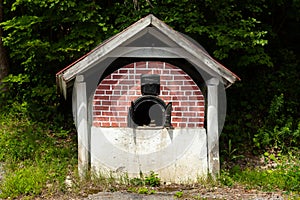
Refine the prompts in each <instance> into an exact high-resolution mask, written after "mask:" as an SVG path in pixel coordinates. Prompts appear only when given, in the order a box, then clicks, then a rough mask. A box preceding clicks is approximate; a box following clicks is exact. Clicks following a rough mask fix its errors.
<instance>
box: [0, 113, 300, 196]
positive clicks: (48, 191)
mask: <svg viewBox="0 0 300 200" xmlns="http://www.w3.org/2000/svg"><path fill="white" fill-rule="evenodd" d="M76 146H77V142H76V134H75V132H74V133H72V134H71V132H70V131H67V130H64V129H62V128H60V127H58V125H57V124H56V125H55V124H51V123H41V122H36V121H32V120H30V119H29V118H27V117H25V116H22V115H18V114H3V113H2V114H0V149H1V151H0V162H3V163H5V165H4V168H5V176H4V178H3V179H2V181H1V182H0V191H1V193H0V198H20V197H23V198H34V197H35V196H41V195H43V196H51V195H55V194H58V193H71V194H73V195H75V196H77V195H79V196H86V195H88V194H91V193H96V192H99V191H117V190H128V191H131V192H136V193H140V194H153V193H155V192H156V191H155V190H157V191H159V190H160V189H159V187H160V178H159V177H158V175H157V174H155V173H154V172H151V173H150V174H148V175H146V176H145V177H144V175H141V177H140V178H133V179H130V178H128V176H126V175H124V176H120V177H113V176H112V175H98V176H96V175H90V176H88V177H87V179H84V180H83V179H80V178H79V177H78V176H77V174H76V168H77V148H76ZM280 159H281V160H279V161H278V160H276V161H278V166H277V167H276V168H274V169H265V170H262V169H245V170H241V169H240V168H239V167H233V168H232V169H231V170H227V171H223V172H222V173H221V176H220V177H219V179H218V180H214V179H212V178H210V177H209V178H208V179H206V180H200V179H199V186H203V185H204V186H205V187H212V186H214V187H224V186H226V187H232V186H234V185H236V184H238V185H244V187H245V188H249V189H252V188H254V189H258V190H263V191H278V190H280V191H284V192H285V193H286V194H297V195H298V194H300V160H299V153H298V154H296V155H294V157H288V158H286V157H284V156H282V158H280ZM67 176H70V177H71V179H72V183H73V185H72V187H71V188H70V187H67V186H66V185H65V180H66V177H67ZM153 187H156V189H155V190H153ZM181 195H182V194H181V192H178V193H176V197H178V198H179V197H180V196H181Z"/></svg>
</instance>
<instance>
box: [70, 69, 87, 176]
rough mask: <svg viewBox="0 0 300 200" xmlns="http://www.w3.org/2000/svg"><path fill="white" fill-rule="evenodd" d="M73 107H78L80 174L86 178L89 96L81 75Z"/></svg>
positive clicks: (76, 83) (78, 77)
mask: <svg viewBox="0 0 300 200" xmlns="http://www.w3.org/2000/svg"><path fill="white" fill-rule="evenodd" d="M73 92H75V95H74V98H73V102H72V104H73V106H76V113H75V114H76V117H75V119H76V128H77V134H78V173H79V175H80V177H84V176H85V173H86V172H87V170H88V164H89V152H88V147H89V144H88V125H87V96H86V82H85V81H84V77H83V76H82V75H79V76H77V77H76V79H75V83H74V90H73Z"/></svg>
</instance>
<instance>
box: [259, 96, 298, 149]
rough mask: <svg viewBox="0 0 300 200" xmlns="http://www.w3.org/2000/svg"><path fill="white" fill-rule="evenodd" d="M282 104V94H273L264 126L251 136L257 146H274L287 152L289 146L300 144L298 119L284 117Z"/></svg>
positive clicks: (283, 104)
mask: <svg viewBox="0 0 300 200" xmlns="http://www.w3.org/2000/svg"><path fill="white" fill-rule="evenodd" d="M284 106H285V103H284V96H283V94H281V95H279V96H275V97H274V99H273V100H272V102H271V105H270V109H269V115H268V117H267V119H266V120H265V124H264V126H263V127H261V128H260V129H258V132H257V134H255V135H254V138H253V142H254V144H255V145H256V146H257V147H258V148H264V149H266V148H276V149H279V150H282V151H285V152H287V151H288V149H289V148H290V147H298V146H299V145H300V121H298V122H297V121H296V119H292V118H291V117H286V116H285V115H284V112H283V110H284V109H285V107H284Z"/></svg>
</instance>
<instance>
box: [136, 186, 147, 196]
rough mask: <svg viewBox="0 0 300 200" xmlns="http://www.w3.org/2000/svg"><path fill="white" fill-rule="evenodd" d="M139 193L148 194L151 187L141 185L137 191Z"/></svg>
mask: <svg viewBox="0 0 300 200" xmlns="http://www.w3.org/2000/svg"><path fill="white" fill-rule="evenodd" d="M137 193H139V194H148V193H149V189H148V188H146V187H140V188H139V189H138V191H137Z"/></svg>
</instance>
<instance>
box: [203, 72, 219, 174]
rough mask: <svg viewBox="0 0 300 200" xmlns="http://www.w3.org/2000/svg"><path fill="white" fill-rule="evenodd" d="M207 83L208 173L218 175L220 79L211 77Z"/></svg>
mask: <svg viewBox="0 0 300 200" xmlns="http://www.w3.org/2000/svg"><path fill="white" fill-rule="evenodd" d="M206 85H207V154H208V173H209V174H211V175H212V176H213V177H216V176H217V175H219V173H220V158H219V127H218V124H219V123H218V117H219V116H218V115H219V113H218V85H219V79H217V78H211V79H209V80H207V81H206Z"/></svg>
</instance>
